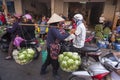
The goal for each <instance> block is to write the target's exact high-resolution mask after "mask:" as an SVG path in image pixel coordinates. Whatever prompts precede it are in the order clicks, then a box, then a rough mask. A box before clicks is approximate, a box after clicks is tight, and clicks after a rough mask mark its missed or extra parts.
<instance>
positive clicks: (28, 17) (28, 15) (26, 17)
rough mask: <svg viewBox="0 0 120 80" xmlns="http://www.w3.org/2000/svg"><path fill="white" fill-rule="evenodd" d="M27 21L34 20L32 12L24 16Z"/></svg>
mask: <svg viewBox="0 0 120 80" xmlns="http://www.w3.org/2000/svg"><path fill="white" fill-rule="evenodd" d="M23 19H24V21H25V22H28V21H32V16H31V15H30V14H25V15H24V16H23Z"/></svg>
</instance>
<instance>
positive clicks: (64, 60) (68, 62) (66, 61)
mask: <svg viewBox="0 0 120 80" xmlns="http://www.w3.org/2000/svg"><path fill="white" fill-rule="evenodd" d="M58 61H59V63H60V67H61V69H62V70H63V71H66V72H73V71H75V70H77V69H78V68H79V66H80V64H81V58H80V56H79V55H78V53H76V52H63V54H60V55H59V56H58Z"/></svg>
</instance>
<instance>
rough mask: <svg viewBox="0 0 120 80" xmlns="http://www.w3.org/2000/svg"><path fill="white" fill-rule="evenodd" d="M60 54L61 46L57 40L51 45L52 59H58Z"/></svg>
mask: <svg viewBox="0 0 120 80" xmlns="http://www.w3.org/2000/svg"><path fill="white" fill-rule="evenodd" d="M59 53H60V44H59V42H58V41H57V40H56V41H55V42H54V43H51V44H50V57H51V58H52V59H54V60H56V59H58V55H59Z"/></svg>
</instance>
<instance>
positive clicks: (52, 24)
mask: <svg viewBox="0 0 120 80" xmlns="http://www.w3.org/2000/svg"><path fill="white" fill-rule="evenodd" d="M58 23H59V22H56V23H51V24H50V26H57V25H58Z"/></svg>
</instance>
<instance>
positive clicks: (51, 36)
mask: <svg viewBox="0 0 120 80" xmlns="http://www.w3.org/2000/svg"><path fill="white" fill-rule="evenodd" d="M68 36H69V34H68V33H65V34H61V33H60V31H59V29H57V28H55V27H51V28H49V31H48V35H47V47H48V48H49V47H50V44H51V43H53V42H55V40H56V39H58V40H60V41H63V40H64V39H65V38H67V37H68Z"/></svg>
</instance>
